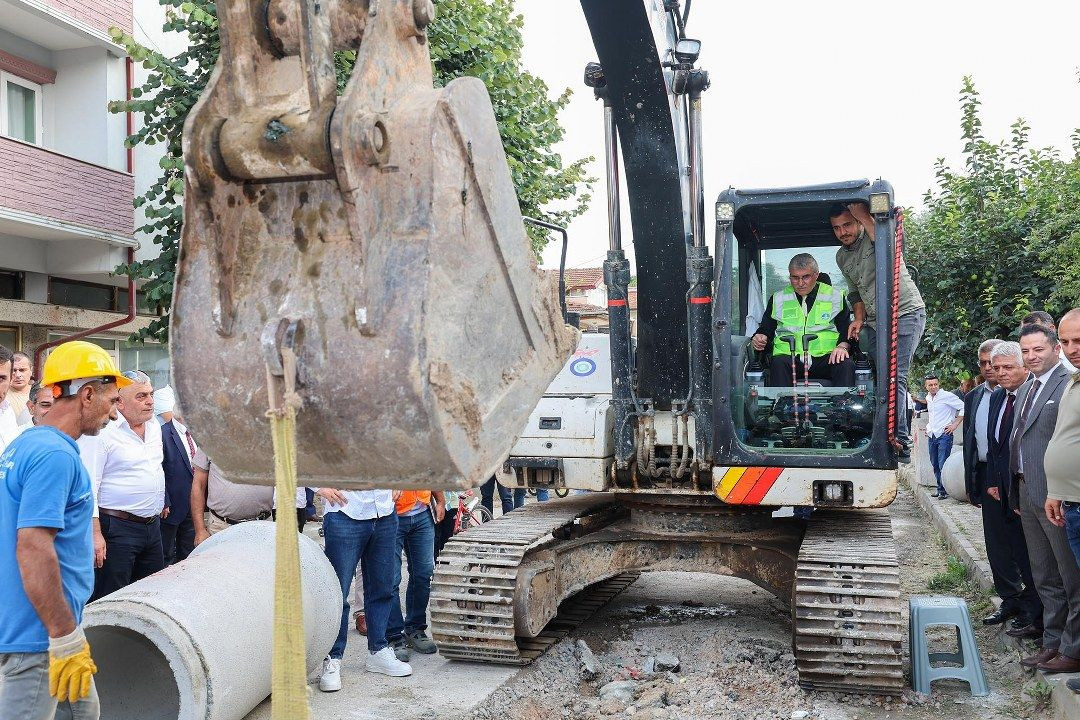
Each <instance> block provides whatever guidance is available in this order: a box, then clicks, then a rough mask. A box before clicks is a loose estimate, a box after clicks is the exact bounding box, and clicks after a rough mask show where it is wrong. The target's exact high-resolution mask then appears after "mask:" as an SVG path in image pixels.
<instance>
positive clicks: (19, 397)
mask: <svg viewBox="0 0 1080 720" xmlns="http://www.w3.org/2000/svg"><path fill="white" fill-rule="evenodd" d="M30 371H31V366H30V356H29V355H27V354H26V353H24V352H17V353H14V354H13V355H12V356H11V386H10V387H9V388H8V391H7V399H8V402H10V403H11V407H12V409H13V410H14V411H15V419H16V420H17V421H18V423H19V424H20V425H26V424H27V423H29V422H30V413H29V412H28V411H27V409H26V403H27V402H28V401H29V400H30V379H31V378H30V376H31V372H30Z"/></svg>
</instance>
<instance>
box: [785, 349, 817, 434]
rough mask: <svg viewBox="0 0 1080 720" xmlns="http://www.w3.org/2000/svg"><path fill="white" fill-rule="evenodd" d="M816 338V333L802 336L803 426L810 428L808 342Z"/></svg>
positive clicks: (793, 367) (809, 360)
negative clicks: (804, 412) (804, 416)
mask: <svg viewBox="0 0 1080 720" xmlns="http://www.w3.org/2000/svg"><path fill="white" fill-rule="evenodd" d="M814 340H817V333H806V334H805V335H803V336H802V367H803V371H802V372H803V391H804V392H805V394H806V422H805V427H806V428H807V429H808V430H809V428H810V362H811V359H810V343H811V342H813V341H814ZM791 367H792V371H793V372H794V369H795V361H794V358H792V363H791Z"/></svg>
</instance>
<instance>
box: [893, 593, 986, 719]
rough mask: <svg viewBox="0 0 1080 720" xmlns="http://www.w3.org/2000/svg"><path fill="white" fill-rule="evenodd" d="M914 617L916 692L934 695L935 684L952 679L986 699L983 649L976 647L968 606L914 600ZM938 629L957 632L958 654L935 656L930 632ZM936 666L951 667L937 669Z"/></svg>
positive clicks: (940, 600)
mask: <svg viewBox="0 0 1080 720" xmlns="http://www.w3.org/2000/svg"><path fill="white" fill-rule="evenodd" d="M908 608H909V610H910V613H911V614H910V617H909V620H908V635H909V640H910V643H911V685H912V687H913V688H914V689H915V692H918V693H922V694H923V695H929V694H930V683H932V682H933V681H934V680H941V679H944V678H952V679H955V680H965V681H967V683H968V685H969V686H970V687H971V694H972V695H974V696H977V697H983V696H986V695H989V694H990V689H989V688H988V687H987V685H986V673H985V672H983V667H982V659H981V658H980V657H979V647H978V645H976V644H975V631H974V630H972V629H971V615H970V614H969V613H968V607H967V603H966V602H965V601H964V600H963V599H962V598H958V597H928V596H925V595H916V596H913V597H912V598H911V599H910V600H909V602H908ZM934 625H949V626H952V627H955V628H956V644H957V648H958V651H957V652H955V653H951V652H941V653H932V652H930V651H929V649H928V647H927V641H926V629H927V628H928V627H932V626H934ZM935 662H944V663H949V665H946V666H942V667H933V663H935Z"/></svg>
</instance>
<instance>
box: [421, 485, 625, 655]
mask: <svg viewBox="0 0 1080 720" xmlns="http://www.w3.org/2000/svg"><path fill="white" fill-rule="evenodd" d="M615 507H616V505H615V503H614V502H613V500H612V498H611V496H610V495H607V494H601V493H594V494H590V495H577V496H573V497H569V498H563V499H560V500H551V501H548V502H544V503H532V504H530V505H527V506H525V507H524V508H522V509H520V510H515V511H514V512H513V513H510V514H508V515H504V516H503V517H501V518H499V519H498V520H494V521H492V522H488V523H484V524H483V525H480V526H479V527H475V528H471V529H469V530H467V531H465V532H463V533H461V534H459V535H456V536H455V537H454V539H453V540H451V541H449V542H448V543H446V545H445V546H443V549H442V550H441V551H440V552H439V557H438V560H437V561H436V564H435V576H434V577H433V578H432V581H431V604H430V608H431V634H432V637H433V638H434V639H435V641H436V642H437V643H438V644H439V653H440V654H441V655H442V656H443V657H448V658H452V659H457V660H468V661H470V662H488V663H496V664H500V665H527V664H529V663H530V662H532V661H533V660H535V659H536V658H537V657H539V656H540V655H541V654H542V653H543V652H544V651H545V650H547V648H549V647H550V646H551V645H553V644H554V643H556V642H558V641H559V640H560V639H561V638H563V637H565V636H566V634H567V633H568V632H570V631H571V630H572V629H573V628H574V627H576V626H577V625H578V624H580V623H581V622H583V621H585V620H586V619H588V618H589V616H591V615H592V614H593V613H594V612H595V611H596V610H598V609H599V608H600V607H602V606H603V605H605V604H606V603H607V602H609V601H610V600H611V599H613V598H614V597H615V596H616V595H618V594H619V593H620V592H622V591H623V590H625V589H626V588H627V587H629V586H630V584H631V583H633V582H634V580H636V579H637V577H638V575H639V573H636V572H625V573H620V574H617V575H615V576H613V577H611V578H608V579H606V580H603V581H601V582H597V583H594V584H593V585H590V586H589V587H588V588H586V589H585V590H583V591H582V592H580V593H578V594H577V595H575V596H574V597H572V598H570V599H569V600H567V601H566V602H564V603H563V604H562V606H561V607H560V609H559V613H558V615H556V617H555V618H554V619H553V620H552V621H551V622H550V623H548V625H547V626H546V627H545V628H544V630H543V632H541V633H540V634H539V635H538V636H537V637H534V638H530V637H518V636H517V635H516V633H515V630H514V593H515V589H516V587H517V573H518V566H519V565H520V564H521V562H522V560H523V559H524V558H525V557H526V555H527V554H528V553H529V552H530V551H536V550H538V549H540V548H542V547H543V546H544V545H546V544H547V543H548V542H553V541H554V540H555V536H556V535H561V534H563V533H568V532H572V531H573V528H574V527H575V526H578V527H581V526H582V522H583V520H585V519H586V518H588V517H590V516H603V515H604V514H605V513H610V511H611V510H613V509H614V508H615Z"/></svg>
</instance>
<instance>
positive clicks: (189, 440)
mask: <svg viewBox="0 0 1080 720" xmlns="http://www.w3.org/2000/svg"><path fill="white" fill-rule="evenodd" d="M184 436H185V437H186V438H187V446H188V452H189V453H190V454H191V457H192V458H194V457H195V440H194V439H193V438H192V437H191V431H190V430H185V431H184Z"/></svg>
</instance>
